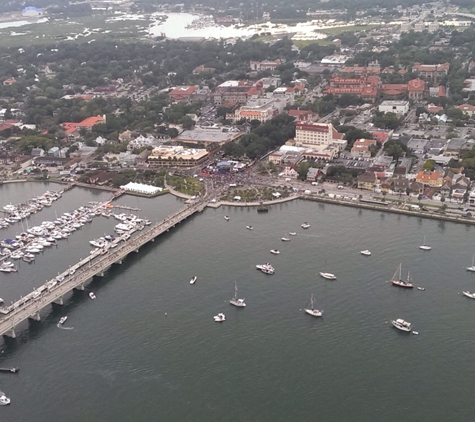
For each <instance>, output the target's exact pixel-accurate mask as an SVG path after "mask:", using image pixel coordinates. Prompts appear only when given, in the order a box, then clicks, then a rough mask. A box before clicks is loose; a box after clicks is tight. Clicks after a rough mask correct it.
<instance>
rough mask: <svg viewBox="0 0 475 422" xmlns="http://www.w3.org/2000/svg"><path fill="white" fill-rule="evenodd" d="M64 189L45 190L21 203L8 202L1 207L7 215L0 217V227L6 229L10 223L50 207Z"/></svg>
mask: <svg viewBox="0 0 475 422" xmlns="http://www.w3.org/2000/svg"><path fill="white" fill-rule="evenodd" d="M63 192H64V190H61V191H58V192H54V191H47V192H45V193H44V194H43V195H41V196H38V197H34V198H31V199H29V200H28V202H27V203H22V204H17V205H13V204H8V205H5V206H4V207H3V211H4V212H5V213H6V214H8V215H7V217H3V218H0V229H6V228H8V227H9V226H10V224H15V223H18V222H19V221H21V220H24V219H25V218H27V217H29V216H30V215H31V214H35V213H37V212H38V211H41V210H42V209H43V208H44V207H50V206H51V205H52V204H53V202H54V201H56V200H58V199H59V198H61V196H62V195H63Z"/></svg>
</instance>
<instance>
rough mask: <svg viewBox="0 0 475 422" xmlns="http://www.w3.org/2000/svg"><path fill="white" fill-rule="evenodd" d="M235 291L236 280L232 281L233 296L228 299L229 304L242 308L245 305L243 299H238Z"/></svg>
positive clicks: (236, 290)
mask: <svg viewBox="0 0 475 422" xmlns="http://www.w3.org/2000/svg"><path fill="white" fill-rule="evenodd" d="M237 292H238V289H237V284H236V282H234V297H233V298H232V299H231V300H230V301H229V303H230V304H231V305H234V306H237V307H238V308H244V307H245V306H246V303H245V302H244V299H238V295H237Z"/></svg>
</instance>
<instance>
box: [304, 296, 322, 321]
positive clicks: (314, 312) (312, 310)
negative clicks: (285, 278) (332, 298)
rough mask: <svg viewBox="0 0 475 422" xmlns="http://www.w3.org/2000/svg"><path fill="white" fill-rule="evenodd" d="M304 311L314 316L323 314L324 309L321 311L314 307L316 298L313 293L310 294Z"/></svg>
mask: <svg viewBox="0 0 475 422" xmlns="http://www.w3.org/2000/svg"><path fill="white" fill-rule="evenodd" d="M304 311H305V312H306V313H307V314H309V315H312V316H315V317H321V316H322V315H323V311H319V310H318V309H315V308H314V299H313V294H312V295H311V296H310V301H309V303H308V305H307V307H306V308H305V309H304Z"/></svg>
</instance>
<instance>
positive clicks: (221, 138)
mask: <svg viewBox="0 0 475 422" xmlns="http://www.w3.org/2000/svg"><path fill="white" fill-rule="evenodd" d="M242 135H243V133H242V132H241V131H240V130H238V129H235V128H223V127H217V128H215V129H204V128H195V129H193V130H185V131H183V132H182V133H180V135H178V136H177V137H176V138H174V141H177V142H182V143H184V144H192V145H204V146H207V145H210V144H215V145H224V144H226V143H227V142H231V141H234V140H236V139H238V138H239V137H240V136H242Z"/></svg>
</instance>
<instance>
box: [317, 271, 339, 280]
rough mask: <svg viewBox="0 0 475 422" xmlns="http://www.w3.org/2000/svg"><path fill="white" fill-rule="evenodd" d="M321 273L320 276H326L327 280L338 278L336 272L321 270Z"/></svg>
mask: <svg viewBox="0 0 475 422" xmlns="http://www.w3.org/2000/svg"><path fill="white" fill-rule="evenodd" d="M319 274H320V277H323V278H326V279H327V280H336V275H335V274H332V273H324V272H321V273H319Z"/></svg>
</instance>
